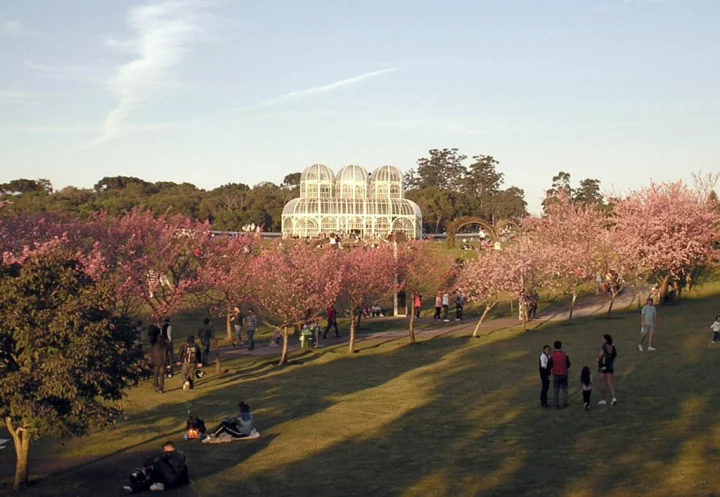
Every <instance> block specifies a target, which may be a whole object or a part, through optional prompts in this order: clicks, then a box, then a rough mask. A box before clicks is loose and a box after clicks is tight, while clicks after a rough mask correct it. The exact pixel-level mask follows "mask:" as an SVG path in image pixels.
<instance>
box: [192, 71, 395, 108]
mask: <svg viewBox="0 0 720 497" xmlns="http://www.w3.org/2000/svg"><path fill="white" fill-rule="evenodd" d="M398 69H400V68H399V67H388V68H385V69H379V70H377V71H371V72H366V73H363V74H358V75H357V76H353V77H351V78H345V79H341V80H339V81H335V82H334V83H329V84H326V85H320V86H314V87H312V88H306V89H304V90H294V91H291V92H288V93H285V94H283V95H280V96H278V97H272V98H268V99H265V100H261V101H259V102H256V103H254V104H250V105H247V106H245V107H237V108H235V109H228V110H224V111H222V112H218V113H216V114H212V115H209V116H203V117H201V118H199V119H205V118H209V117H217V116H222V115H226V114H230V113H235V112H245V111H249V110H253V109H258V108H262V107H269V106H272V105H276V104H279V103H282V102H285V101H288V100H294V99H298V98H303V97H310V96H313V95H320V94H323V93H330V92H333V91H335V90H337V89H339V88H342V87H344V86H350V85H356V84H358V83H362V82H363V81H367V80H368V79H373V78H378V77H380V76H383V75H385V74H389V73H392V72H395V71H397V70H398Z"/></svg>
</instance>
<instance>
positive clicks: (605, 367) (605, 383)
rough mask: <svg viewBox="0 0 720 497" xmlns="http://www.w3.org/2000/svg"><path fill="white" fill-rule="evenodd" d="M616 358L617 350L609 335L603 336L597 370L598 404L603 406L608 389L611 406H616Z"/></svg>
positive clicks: (605, 402)
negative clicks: (598, 385) (598, 378)
mask: <svg viewBox="0 0 720 497" xmlns="http://www.w3.org/2000/svg"><path fill="white" fill-rule="evenodd" d="M616 357H617V350H616V349H615V345H613V339H612V337H611V336H610V335H603V345H602V348H601V349H600V355H598V370H599V372H600V385H601V390H600V397H601V400H600V402H599V404H600V405H601V406H604V405H606V404H607V401H606V400H605V396H606V394H607V389H608V387H609V388H610V393H611V394H612V401H611V402H610V405H611V406H614V405H616V404H617V399H616V398H615V358H616Z"/></svg>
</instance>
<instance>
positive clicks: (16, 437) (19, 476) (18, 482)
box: [5, 417, 30, 490]
mask: <svg viewBox="0 0 720 497" xmlns="http://www.w3.org/2000/svg"><path fill="white" fill-rule="evenodd" d="M5 424H6V425H7V429H8V431H9V432H10V435H11V436H12V438H13V443H14V445H15V455H16V457H17V462H16V464H15V482H14V483H13V489H15V490H22V489H23V488H25V486H26V485H27V483H28V468H29V462H30V434H29V433H28V432H27V431H26V430H25V429H24V428H22V427H20V426H18V427H17V428H15V427H14V426H13V424H12V420H11V419H10V418H9V417H7V418H5Z"/></svg>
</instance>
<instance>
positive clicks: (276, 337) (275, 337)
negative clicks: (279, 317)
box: [270, 326, 282, 347]
mask: <svg viewBox="0 0 720 497" xmlns="http://www.w3.org/2000/svg"><path fill="white" fill-rule="evenodd" d="M281 339H282V334H280V328H278V327H277V326H276V327H275V334H274V335H273V337H272V338H271V339H270V346H271V347H279V346H280V340H281Z"/></svg>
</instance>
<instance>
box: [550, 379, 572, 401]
mask: <svg viewBox="0 0 720 497" xmlns="http://www.w3.org/2000/svg"><path fill="white" fill-rule="evenodd" d="M553 390H554V391H555V407H560V390H562V391H563V398H564V403H563V405H564V406H565V407H567V406H568V378H567V376H553Z"/></svg>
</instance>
